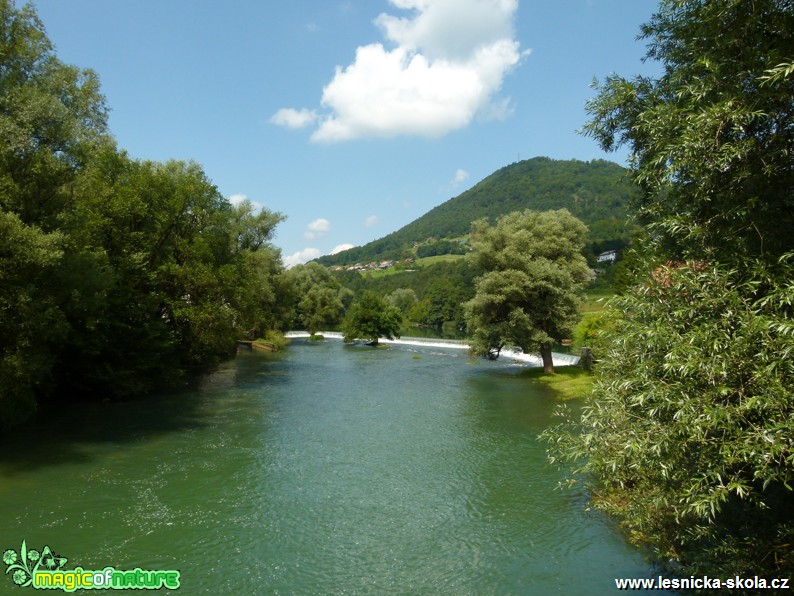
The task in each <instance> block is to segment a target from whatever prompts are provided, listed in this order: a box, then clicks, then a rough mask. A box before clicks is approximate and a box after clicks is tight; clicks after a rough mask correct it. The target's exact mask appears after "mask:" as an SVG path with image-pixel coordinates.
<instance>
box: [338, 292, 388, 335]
mask: <svg viewBox="0 0 794 596" xmlns="http://www.w3.org/2000/svg"><path fill="white" fill-rule="evenodd" d="M401 322H402V315H401V314H400V311H399V310H397V309H396V308H394V307H393V306H389V305H388V304H387V303H386V301H385V300H384V299H383V298H381V297H380V296H378V295H377V294H375V293H374V292H370V291H364V292H363V293H362V294H361V296H360V297H359V298H358V300H356V301H355V302H353V304H352V305H351V306H350V310H349V311H348V313H347V316H346V317H345V321H344V324H343V333H344V341H346V342H352V341H355V340H357V339H361V340H364V341H366V342H367V343H369V344H371V345H378V340H379V339H380V338H381V337H385V338H386V339H394V338H395V337H400V323H401Z"/></svg>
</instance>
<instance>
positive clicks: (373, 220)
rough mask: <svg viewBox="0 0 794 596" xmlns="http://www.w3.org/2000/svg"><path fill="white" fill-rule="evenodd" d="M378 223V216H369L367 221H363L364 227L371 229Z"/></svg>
mask: <svg viewBox="0 0 794 596" xmlns="http://www.w3.org/2000/svg"><path fill="white" fill-rule="evenodd" d="M377 223H378V216H377V215H370V216H369V217H368V218H367V219H365V220H364V227H365V228H371V227H372V226H374V225H375V224H377Z"/></svg>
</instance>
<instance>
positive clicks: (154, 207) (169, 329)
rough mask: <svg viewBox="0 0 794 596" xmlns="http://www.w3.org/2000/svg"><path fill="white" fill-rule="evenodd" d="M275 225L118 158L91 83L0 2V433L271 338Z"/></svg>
mask: <svg viewBox="0 0 794 596" xmlns="http://www.w3.org/2000/svg"><path fill="white" fill-rule="evenodd" d="M281 219H282V216H281V215H280V214H277V213H271V212H269V211H267V210H261V211H260V212H259V213H257V214H254V213H253V210H252V208H251V206H250V205H249V204H245V203H244V204H242V205H240V206H237V207H233V206H232V205H230V204H229V203H228V201H226V200H225V199H224V198H223V196H222V195H221V194H220V193H219V192H218V189H217V188H216V187H215V186H214V185H213V184H212V183H211V182H210V180H209V179H208V178H207V176H206V175H205V174H204V172H203V171H202V170H201V168H200V167H199V166H198V165H196V164H194V163H184V162H176V161H170V162H167V163H164V164H159V163H153V162H148V161H137V160H132V159H130V158H129V157H128V156H127V155H126V153H124V152H123V151H119V150H118V149H117V148H116V146H115V143H114V141H113V140H112V138H111V137H110V135H109V133H108V131H107V108H106V106H105V102H104V98H103V97H102V95H101V94H100V92H99V83H98V80H97V78H96V76H95V75H94V74H93V73H92V72H91V71H88V70H80V69H77V68H75V67H72V66H68V65H65V64H62V63H61V62H60V61H59V60H58V59H57V58H56V56H55V54H54V52H53V50H52V45H51V44H50V42H49V40H48V39H47V37H46V34H45V32H44V28H43V25H42V24H41V22H40V21H39V19H38V17H37V16H36V13H35V10H34V9H33V7H32V6H29V5H28V6H25V7H23V8H21V9H17V8H15V6H14V4H13V3H12V2H9V1H8V0H0V424H6V423H14V422H19V421H21V420H22V419H23V418H24V417H25V416H26V415H29V414H30V413H32V411H33V409H34V407H35V405H36V403H37V401H40V400H42V399H45V398H47V397H53V398H55V397H57V398H59V399H64V398H66V397H67V396H71V395H80V396H86V395H94V396H101V397H123V396H127V395H131V394H136V393H142V392H145V391H149V390H151V389H153V388H155V387H159V386H173V385H174V384H176V383H179V382H182V381H183V380H184V376H185V375H186V373H190V372H199V371H202V370H205V369H206V368H207V367H208V366H210V365H212V364H214V363H215V362H217V361H218V360H219V359H220V358H222V357H224V356H226V355H229V354H233V353H234V346H235V342H236V340H237V339H238V338H240V337H245V336H249V337H250V336H251V335H253V336H257V335H258V334H260V332H261V331H262V330H263V329H270V328H273V327H274V326H276V325H279V324H280V321H278V317H280V316H281V312H280V310H279V309H280V306H279V303H280V302H282V300H281V296H280V295H279V292H281V289H282V284H279V283H278V282H277V278H278V276H279V275H280V274H281V272H282V269H283V267H282V265H281V262H280V258H279V253H278V250H276V249H275V248H274V247H273V246H272V245H270V240H271V239H272V236H273V232H274V229H275V226H276V224H277V223H278V222H279V221H281Z"/></svg>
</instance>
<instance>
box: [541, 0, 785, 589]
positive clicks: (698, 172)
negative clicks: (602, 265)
mask: <svg viewBox="0 0 794 596" xmlns="http://www.w3.org/2000/svg"><path fill="white" fill-rule="evenodd" d="M643 34H644V36H645V37H646V38H647V39H649V40H650V45H649V52H648V57H649V58H651V59H658V60H660V61H661V62H662V64H663V66H664V72H663V74H662V76H661V77H659V78H658V79H655V80H653V79H648V78H636V79H634V80H632V81H628V80H626V79H623V78H621V77H618V76H611V77H609V78H608V79H607V81H606V83H605V84H604V85H602V86H600V88H599V93H598V96H597V97H596V99H595V100H593V102H592V103H591V104H590V106H589V111H590V114H591V116H592V118H593V119H592V120H591V122H590V123H589V124H588V125H587V127H586V131H587V132H588V133H589V134H591V135H592V136H594V137H595V138H596V139H597V140H598V141H599V142H600V143H601V145H602V147H603V148H604V149H613V148H616V147H618V146H620V145H621V144H624V143H626V144H629V145H630V147H631V150H632V157H631V165H632V170H633V178H634V179H635V180H636V181H637V183H638V184H639V186H640V188H641V189H642V195H641V197H640V200H639V201H638V202H637V204H636V207H637V209H638V212H639V214H640V218H641V221H642V222H643V223H644V224H645V227H646V231H647V233H648V239H649V246H648V248H647V250H646V251H645V254H644V256H643V257H642V258H641V259H639V260H638V261H637V262H636V263H634V264H633V269H634V271H635V273H634V279H633V283H632V284H631V285H629V287H628V288H627V289H626V290H625V292H624V295H623V296H622V297H621V298H620V299H618V300H617V301H616V302H615V303H614V304H613V311H614V317H613V318H612V321H611V322H612V326H611V332H610V336H611V340H612V349H611V352H610V353H609V355H608V356H607V357H606V358H604V362H603V363H602V364H601V365H600V367H599V371H600V374H599V378H598V379H597V381H596V385H595V390H594V392H593V394H592V395H591V396H590V397H589V398H588V402H587V404H586V406H585V408H584V411H583V415H582V419H581V423H579V421H573V420H571V421H569V425H567V426H561V427H558V428H557V429H554V430H552V431H551V432H550V433H548V436H549V438H550V439H551V440H552V441H553V443H554V445H555V447H554V453H555V454H556V456H559V457H562V458H563V459H564V460H566V461H569V462H571V461H573V462H578V463H579V466H578V468H577V469H578V470H580V471H584V472H590V473H591V476H590V477H591V478H592V479H593V480H592V481H593V490H594V503H595V505H596V506H597V507H600V508H601V509H603V510H605V511H607V512H609V513H610V514H612V515H614V516H615V517H616V518H617V519H618V520H619V521H620V522H621V523H622V525H623V526H624V527H625V528H626V530H627V531H628V532H629V535H630V537H631V538H632V540H634V541H635V542H638V543H641V544H645V545H648V546H650V547H652V548H654V549H655V551H656V553H657V554H658V555H659V557H660V559H662V560H664V561H673V563H674V565H675V566H676V570H677V574H678V575H683V574H685V575H690V574H696V575H697V574H701V573H703V574H708V575H712V576H715V575H722V576H733V575H746V574H749V573H752V574H755V575H760V576H764V575H766V576H767V577H773V576H777V577H783V576H786V575H791V574H792V572H794V555H793V554H792V553H794V551H792V549H791V544H792V542H794V492H793V491H792V487H794V445H792V441H791V437H792V436H794V393H793V392H792V391H793V390H792V387H794V364H793V363H792V358H791V355H792V354H794V321H793V320H792V319H793V318H794V285H792V281H791V280H792V279H794V254H792V252H791V251H792V241H791V230H792V229H794V226H792V224H793V223H794V195H793V194H792V188H794V167H793V166H792V163H793V162H792V157H791V156H792V155H794V121H793V120H792V116H794V103H792V97H794V66H793V65H792V62H791V60H792V57H794V6H792V3H791V2H790V1H782V0H757V1H755V2H744V1H739V2H736V1H733V0H709V1H694V0H688V1H683V0H665V1H663V2H662V3H661V5H660V8H659V12H658V13H657V14H656V15H655V16H654V17H653V18H652V20H651V21H650V23H648V24H647V25H645V26H644V28H643ZM681 571H683V573H681Z"/></svg>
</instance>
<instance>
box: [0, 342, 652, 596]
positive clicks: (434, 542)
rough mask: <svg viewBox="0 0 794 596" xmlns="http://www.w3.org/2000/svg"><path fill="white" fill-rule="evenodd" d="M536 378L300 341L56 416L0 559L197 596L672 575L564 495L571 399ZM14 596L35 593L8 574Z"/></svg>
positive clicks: (26, 468) (454, 358)
mask: <svg viewBox="0 0 794 596" xmlns="http://www.w3.org/2000/svg"><path fill="white" fill-rule="evenodd" d="M525 370H526V369H525V368H523V367H519V366H515V365H513V364H511V363H510V362H509V361H497V362H488V361H482V360H471V359H470V358H469V356H468V355H467V353H466V352H465V351H462V350H453V349H445V348H433V347H427V346H421V347H417V346H397V347H393V348H389V349H378V350H376V349H372V348H367V347H351V346H344V345H343V344H342V343H341V342H340V341H335V340H328V341H325V342H317V343H310V342H308V341H306V340H293V341H292V345H291V346H290V347H289V348H288V349H287V350H285V351H284V352H282V353H279V354H260V353H241V354H240V355H239V356H238V357H237V358H236V359H234V360H232V361H230V362H227V363H225V364H224V365H222V366H221V367H220V369H219V370H218V371H217V372H216V373H215V374H213V375H211V376H210V377H208V378H207V379H206V380H205V382H204V383H203V385H202V386H201V388H200V389H199V390H197V391H191V392H183V393H179V394H169V395H164V396H156V397H152V398H148V399H145V400H137V401H134V402H122V403H101V404H80V405H77V406H72V407H68V408H64V409H62V410H58V411H55V410H50V411H48V412H45V413H44V415H42V416H40V417H39V418H38V419H37V420H36V421H35V422H34V423H33V424H30V425H28V426H26V427H25V428H23V429H21V430H18V431H15V432H13V433H12V434H10V435H9V434H6V436H4V437H3V439H2V443H0V450H1V454H0V482H1V484H0V511H2V514H1V517H0V539H1V540H2V543H0V550H3V551H4V550H6V549H16V551H17V552H19V550H20V545H21V543H22V541H23V540H25V541H26V543H27V547H28V548H37V549H39V550H41V549H42V548H43V547H44V546H45V545H48V546H50V547H51V549H52V550H53V551H55V552H56V553H57V554H59V555H61V556H63V557H66V558H67V559H68V564H67V565H66V568H67V569H72V568H73V567H74V566H75V565H80V566H82V567H83V568H85V569H103V568H104V567H105V566H108V565H112V566H114V567H115V568H117V569H134V568H136V567H140V568H142V569H176V570H179V571H180V574H181V588H180V589H179V590H178V591H174V593H181V594H456V595H458V594H603V593H611V592H613V591H615V583H614V578H618V577H652V576H655V575H656V573H655V571H654V569H653V568H652V567H651V566H650V565H649V564H648V563H647V562H645V561H644V559H643V558H642V556H641V555H640V554H639V553H638V552H636V551H635V550H633V549H632V548H630V547H629V546H627V544H626V543H625V542H624V540H623V539H622V537H621V536H620V534H619V533H617V531H616V530H615V528H614V527H613V525H612V524H611V523H610V522H609V521H608V520H605V519H604V518H603V517H601V516H600V515H597V514H594V513H589V512H587V511H586V509H585V506H586V498H585V495H584V493H583V492H582V490H581V489H575V490H559V489H557V488H556V486H557V482H558V481H559V480H560V479H561V478H562V476H561V473H560V472H559V471H558V470H557V469H556V468H554V467H552V466H550V465H549V464H548V463H547V459H546V453H545V445H544V444H543V443H541V442H539V441H538V439H537V435H538V433H540V432H541V431H542V430H543V429H544V428H545V427H546V426H548V425H549V424H550V423H551V421H552V417H551V413H552V409H553V407H554V399H553V396H551V395H550V394H548V393H545V392H544V390H543V389H542V388H540V387H538V386H536V385H534V384H532V383H531V382H530V381H529V380H528V379H527V378H526V377H525V376H523V375H522V371H525ZM5 593H9V594H23V593H36V592H35V591H33V590H32V589H31V588H18V587H17V586H14V585H13V582H12V580H11V576H10V575H5V576H0V594H5ZM114 593H119V592H118V591H116V592H114ZM137 593H139V594H140V593H142V592H137Z"/></svg>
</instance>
